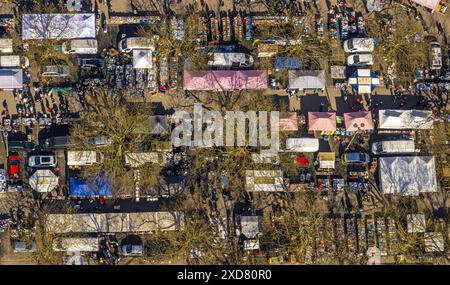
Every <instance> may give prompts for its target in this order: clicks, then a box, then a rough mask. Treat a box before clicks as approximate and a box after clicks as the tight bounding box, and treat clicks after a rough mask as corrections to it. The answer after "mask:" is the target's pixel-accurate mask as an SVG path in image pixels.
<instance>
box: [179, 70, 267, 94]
mask: <svg viewBox="0 0 450 285" xmlns="http://www.w3.org/2000/svg"><path fill="white" fill-rule="evenodd" d="M266 88H267V74H266V72H265V71H262V70H239V71H233V70H208V71H184V90H217V91H224V90H226V91H231V90H244V89H266Z"/></svg>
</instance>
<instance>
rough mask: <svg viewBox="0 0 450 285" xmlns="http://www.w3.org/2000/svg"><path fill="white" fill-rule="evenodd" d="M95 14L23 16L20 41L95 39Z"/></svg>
mask: <svg viewBox="0 0 450 285" xmlns="http://www.w3.org/2000/svg"><path fill="white" fill-rule="evenodd" d="M95 33H96V28H95V14H93V13H88V14H24V15H23V16H22V39H24V40H39V39H88V38H95Z"/></svg>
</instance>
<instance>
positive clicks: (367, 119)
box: [308, 111, 374, 134]
mask: <svg viewBox="0 0 450 285" xmlns="http://www.w3.org/2000/svg"><path fill="white" fill-rule="evenodd" d="M337 121H340V120H337V116H336V113H334V112H309V113H308V131H309V132H330V133H331V134H334V132H335V131H336V130H337V124H336V122H337ZM344 124H345V130H346V131H348V132H357V131H371V130H373V129H374V125H373V120H372V113H371V112H369V111H361V112H352V113H344Z"/></svg>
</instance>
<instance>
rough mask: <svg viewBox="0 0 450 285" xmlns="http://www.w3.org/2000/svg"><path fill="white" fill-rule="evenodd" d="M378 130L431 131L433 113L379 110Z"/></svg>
mask: <svg viewBox="0 0 450 285" xmlns="http://www.w3.org/2000/svg"><path fill="white" fill-rule="evenodd" d="M378 118H379V126H378V127H379V128H380V129H431V128H433V113H432V112H431V111H425V110H379V111H378Z"/></svg>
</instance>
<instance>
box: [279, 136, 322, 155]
mask: <svg viewBox="0 0 450 285" xmlns="http://www.w3.org/2000/svg"><path fill="white" fill-rule="evenodd" d="M318 150H319V139H315V138H287V139H286V151H292V152H316V151H318Z"/></svg>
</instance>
